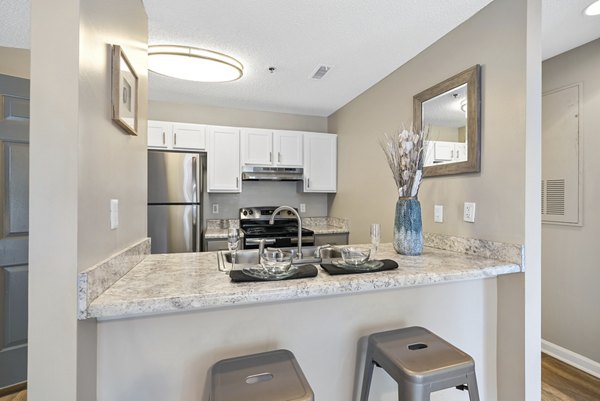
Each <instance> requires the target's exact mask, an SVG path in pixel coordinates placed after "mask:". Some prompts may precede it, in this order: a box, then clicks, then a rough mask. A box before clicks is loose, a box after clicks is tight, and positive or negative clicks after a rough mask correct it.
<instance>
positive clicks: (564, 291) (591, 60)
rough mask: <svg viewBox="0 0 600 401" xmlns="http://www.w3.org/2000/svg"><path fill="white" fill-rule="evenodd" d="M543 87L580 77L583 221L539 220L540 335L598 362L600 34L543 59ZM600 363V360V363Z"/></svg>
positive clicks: (599, 302)
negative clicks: (574, 224) (563, 223)
mask: <svg viewBox="0 0 600 401" xmlns="http://www.w3.org/2000/svg"><path fill="white" fill-rule="evenodd" d="M542 68H543V85H544V87H543V88H544V92H545V91H550V90H553V89H557V88H561V87H563V86H566V85H569V84H573V83H578V82H581V83H583V99H582V106H583V107H582V110H580V124H581V128H582V130H581V134H582V137H583V155H582V156H583V163H584V164H583V183H582V184H583V195H584V198H583V226H582V227H569V226H560V225H554V224H543V225H542V247H543V252H542V268H543V275H542V279H543V280H542V291H543V292H542V338H543V339H545V340H547V341H549V342H551V343H553V344H555V345H558V346H560V347H563V348H566V349H568V350H570V351H572V352H575V353H577V354H580V355H583V356H585V357H587V358H590V359H592V360H594V361H596V362H597V363H600V346H599V342H598V339H599V338H600V318H599V316H600V315H599V314H598V305H600V292H599V291H598V283H600V269H598V263H599V261H598V250H597V248H598V238H600V209H599V208H598V198H600V185H598V177H597V176H598V174H597V172H598V170H599V169H600V161H599V160H598V158H597V149H599V148H600V136H599V135H598V133H599V132H600V114H599V113H598V111H599V110H600V77H599V76H598V71H600V39H597V40H595V41H593V42H590V43H588V44H586V45H583V46H581V47H578V48H576V49H573V50H571V51H569V52H566V53H563V54H561V55H558V56H556V57H553V58H551V59H549V60H546V61H545V62H544V64H543V67H542ZM599 366H600V365H599Z"/></svg>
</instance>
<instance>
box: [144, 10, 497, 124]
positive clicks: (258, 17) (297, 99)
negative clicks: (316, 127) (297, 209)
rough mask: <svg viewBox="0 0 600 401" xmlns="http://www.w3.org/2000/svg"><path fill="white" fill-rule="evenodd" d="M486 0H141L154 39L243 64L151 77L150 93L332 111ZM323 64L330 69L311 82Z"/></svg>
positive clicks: (261, 106)
mask: <svg viewBox="0 0 600 401" xmlns="http://www.w3.org/2000/svg"><path fill="white" fill-rule="evenodd" d="M489 2H490V0H461V6H460V7H456V1H453V0H403V1H398V0H377V1H364V0H334V1H323V0H303V1H297V0H262V1H239V0H204V1H197V0H171V1H169V2H168V3H166V2H165V1H164V0H144V4H145V6H146V11H147V13H148V17H149V21H150V24H149V29H150V44H160V43H177V44H184V45H193V46H197V47H203V48H207V49H212V50H217V51H220V52H224V53H227V54H229V55H232V56H234V57H236V58H238V59H239V60H240V61H241V62H242V64H243V65H244V77H243V78H242V79H240V80H239V81H235V82H231V83H218V84H215V83H213V84H208V83H190V82H184V81H178V80H175V79H170V78H167V77H162V76H158V75H155V74H151V86H150V98H151V99H163V100H170V101H179V102H198V103H206V104H210V105H215V106H223V107H234V108H244V109H246V108H252V109H260V110H267V111H278V112H290V113H297V114H310V115H320V116H328V115H330V114H331V113H333V112H334V111H336V110H337V109H338V108H340V107H341V106H343V105H344V104H346V103H347V102H349V101H350V100H352V99H353V98H354V97H356V96H357V95H359V94H360V93H362V92H364V91H365V90H366V89H367V88H369V87H370V86H372V85H373V84H375V83H377V82H378V81H380V80H381V79H382V78H384V77H385V76H386V75H388V74H390V73H391V72H392V71H394V70H395V69H396V68H398V67H399V66H400V65H402V64H404V63H405V62H406V61H408V60H410V59H411V58H412V57H414V56H415V55H416V54H418V53H419V52H420V51H422V50H423V49H425V48H426V47H428V46H429V45H431V44H432V43H433V42H435V41H436V40H437V39H439V38H440V37H442V36H444V35H445V34H446V33H447V32H449V31H450V30H452V29H453V28H455V27H456V26H457V25H458V24H460V23H461V22H462V21H464V20H466V19H468V18H469V17H470V16H471V15H473V14H474V13H476V12H477V11H478V10H479V9H481V8H482V7H484V6H485V5H486V4H487V3H489ZM167 4H168V5H167ZM320 64H325V65H330V66H333V68H332V69H331V70H330V71H329V72H328V73H327V75H326V76H325V77H324V78H323V79H322V80H320V81H316V80H312V79H311V78H310V77H311V75H312V73H313V72H314V70H315V68H316V67H317V66H318V65H320ZM269 66H274V67H276V68H277V69H276V71H275V73H273V74H270V73H269V72H268V67H269Z"/></svg>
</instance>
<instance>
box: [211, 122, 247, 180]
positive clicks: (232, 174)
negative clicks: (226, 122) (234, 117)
mask: <svg viewBox="0 0 600 401" xmlns="http://www.w3.org/2000/svg"><path fill="white" fill-rule="evenodd" d="M206 153H207V177H208V179H207V181H208V183H207V184H208V185H207V186H208V192H241V190H242V184H241V177H240V174H241V172H240V130H239V128H232V127H208V149H207V152H206Z"/></svg>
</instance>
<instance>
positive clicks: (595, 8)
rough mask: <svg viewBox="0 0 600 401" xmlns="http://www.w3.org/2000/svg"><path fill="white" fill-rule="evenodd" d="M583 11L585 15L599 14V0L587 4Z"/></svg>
mask: <svg viewBox="0 0 600 401" xmlns="http://www.w3.org/2000/svg"><path fill="white" fill-rule="evenodd" d="M583 13H584V14H585V15H589V16H593V15H599V14H600V0H597V1H595V2H593V3H592V4H590V5H589V6H587V7H586V8H585V11H584V12H583Z"/></svg>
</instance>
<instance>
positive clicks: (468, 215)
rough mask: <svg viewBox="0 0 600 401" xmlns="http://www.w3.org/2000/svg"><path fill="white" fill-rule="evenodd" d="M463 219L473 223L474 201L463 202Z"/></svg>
mask: <svg viewBox="0 0 600 401" xmlns="http://www.w3.org/2000/svg"><path fill="white" fill-rule="evenodd" d="M463 220H464V221H466V222H467V223H475V202H465V209H464V216H463Z"/></svg>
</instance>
